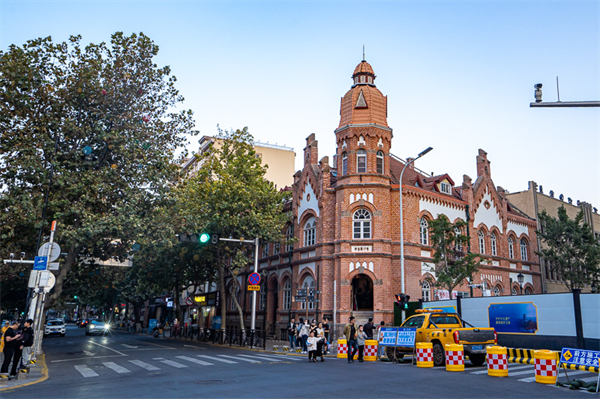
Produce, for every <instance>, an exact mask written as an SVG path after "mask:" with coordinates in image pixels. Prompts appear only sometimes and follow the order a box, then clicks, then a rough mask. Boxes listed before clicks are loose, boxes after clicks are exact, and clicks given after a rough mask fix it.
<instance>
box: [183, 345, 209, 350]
mask: <svg viewBox="0 0 600 399" xmlns="http://www.w3.org/2000/svg"><path fill="white" fill-rule="evenodd" d="M183 347H184V348H194V349H206V348H200V347H197V346H194V345H183Z"/></svg>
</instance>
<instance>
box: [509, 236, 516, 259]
mask: <svg viewBox="0 0 600 399" xmlns="http://www.w3.org/2000/svg"><path fill="white" fill-rule="evenodd" d="M508 257H509V258H510V259H514V258H515V241H514V239H513V237H512V236H508Z"/></svg>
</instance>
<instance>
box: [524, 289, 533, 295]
mask: <svg viewBox="0 0 600 399" xmlns="http://www.w3.org/2000/svg"><path fill="white" fill-rule="evenodd" d="M531 294H533V291H531V288H529V287H527V288H525V295H531Z"/></svg>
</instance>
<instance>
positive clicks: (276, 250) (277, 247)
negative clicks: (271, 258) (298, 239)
mask: <svg viewBox="0 0 600 399" xmlns="http://www.w3.org/2000/svg"><path fill="white" fill-rule="evenodd" d="M279 252H281V244H280V243H276V244H273V255H279Z"/></svg>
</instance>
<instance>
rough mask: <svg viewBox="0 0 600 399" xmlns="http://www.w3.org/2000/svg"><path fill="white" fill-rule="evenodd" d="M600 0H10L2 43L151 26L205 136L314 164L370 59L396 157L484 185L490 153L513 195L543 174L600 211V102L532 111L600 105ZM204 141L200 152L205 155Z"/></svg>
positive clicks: (2, 20) (0, 21)
mask: <svg viewBox="0 0 600 399" xmlns="http://www.w3.org/2000/svg"><path fill="white" fill-rule="evenodd" d="M599 3H600V2H598V1H596V0H591V1H483V0H481V1H382V2H375V1H369V2H363V1H319V2H309V1H263V2H254V1H237V2H233V1H97V2H96V1H27V0H19V1H3V0H0V50H1V51H5V50H6V49H7V48H8V47H9V46H10V45H11V44H16V45H20V44H23V43H25V42H26V41H27V40H29V39H34V38H37V37H46V36H52V38H53V40H54V41H57V42H59V41H64V40H67V39H68V37H69V36H70V35H75V34H80V35H82V36H83V40H82V41H83V43H88V42H96V43H97V42H101V41H106V42H108V41H110V35H111V34H112V33H114V32H116V31H122V32H124V33H126V34H131V33H139V32H144V33H145V34H146V35H148V36H149V37H150V38H151V39H152V40H154V42H155V43H156V44H157V45H158V46H159V47H160V51H159V55H158V56H157V58H156V62H157V63H158V65H160V66H164V65H170V66H171V68H172V72H173V74H174V75H175V76H177V79H178V85H177V88H178V89H179V91H180V93H181V94H182V95H183V96H184V97H185V103H184V107H185V108H186V109H191V110H193V111H194V115H195V120H196V128H197V129H198V130H199V131H200V136H199V137H201V136H202V135H215V134H216V133H217V125H219V126H220V127H221V128H224V129H241V128H243V127H245V126H248V128H249V131H250V133H252V134H253V136H254V138H255V140H258V141H261V142H268V143H271V144H274V143H277V144H279V145H286V146H288V147H292V148H294V150H295V152H296V169H300V168H301V167H302V164H301V163H302V160H303V156H302V150H303V148H304V146H305V144H306V137H308V136H309V135H310V134H311V133H315V134H316V138H317V140H318V141H319V157H323V156H330V159H331V156H332V155H333V154H334V153H335V135H334V130H335V129H336V128H337V127H338V124H339V118H340V115H339V112H340V109H339V107H340V99H341V97H342V96H343V95H344V94H345V93H346V92H347V91H348V90H349V89H350V87H351V85H352V80H351V75H352V72H353V70H354V68H355V67H356V65H357V64H358V63H359V62H360V61H361V60H362V56H363V45H364V46H365V53H366V60H367V61H368V62H369V63H370V64H371V66H372V67H373V69H374V71H375V74H376V75H377V79H376V81H375V83H376V85H377V87H378V89H379V90H381V91H382V92H383V94H384V95H387V96H388V125H389V126H390V127H391V128H392V129H393V134H394V138H393V141H392V150H391V152H392V153H393V154H394V155H396V156H399V157H401V158H407V157H414V156H416V154H418V153H419V152H421V151H422V150H423V149H425V148H427V147H430V146H431V147H433V148H434V150H433V151H432V152H430V153H429V154H427V155H426V156H425V157H423V158H422V159H419V160H418V161H417V163H416V166H417V167H418V168H420V169H422V170H424V171H426V172H427V173H430V172H433V173H435V174H436V175H437V174H441V173H448V174H449V175H450V176H451V177H452V178H453V180H454V182H455V183H456V184H457V185H460V184H461V183H462V180H463V175H465V174H466V175H469V176H470V177H472V178H475V177H476V163H475V157H476V156H477V152H478V149H483V150H485V151H486V152H487V153H488V159H489V160H490V161H491V172H492V179H493V180H494V183H495V184H496V185H497V186H502V187H503V188H505V189H506V190H508V191H509V192H517V191H523V190H526V189H527V187H528V181H530V180H534V181H536V182H537V183H538V184H540V185H542V186H543V190H544V193H548V192H549V191H550V190H553V191H554V192H555V195H556V196H557V197H558V195H560V194H564V196H565V199H566V198H568V197H569V198H572V199H573V202H574V203H575V202H576V201H577V200H580V201H586V202H589V203H591V204H592V206H595V207H598V208H600V112H599V108H530V107H529V103H530V102H532V101H534V88H533V86H534V84H536V83H542V84H543V85H544V86H543V99H544V101H556V100H557V88H556V77H557V76H558V79H559V87H560V99H561V100H562V101H598V100H600V82H599V78H600V48H599V37H600V6H599ZM199 137H193V138H191V142H190V144H189V146H188V149H189V150H190V151H194V150H197V149H198V143H197V141H198V138H199Z"/></svg>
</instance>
